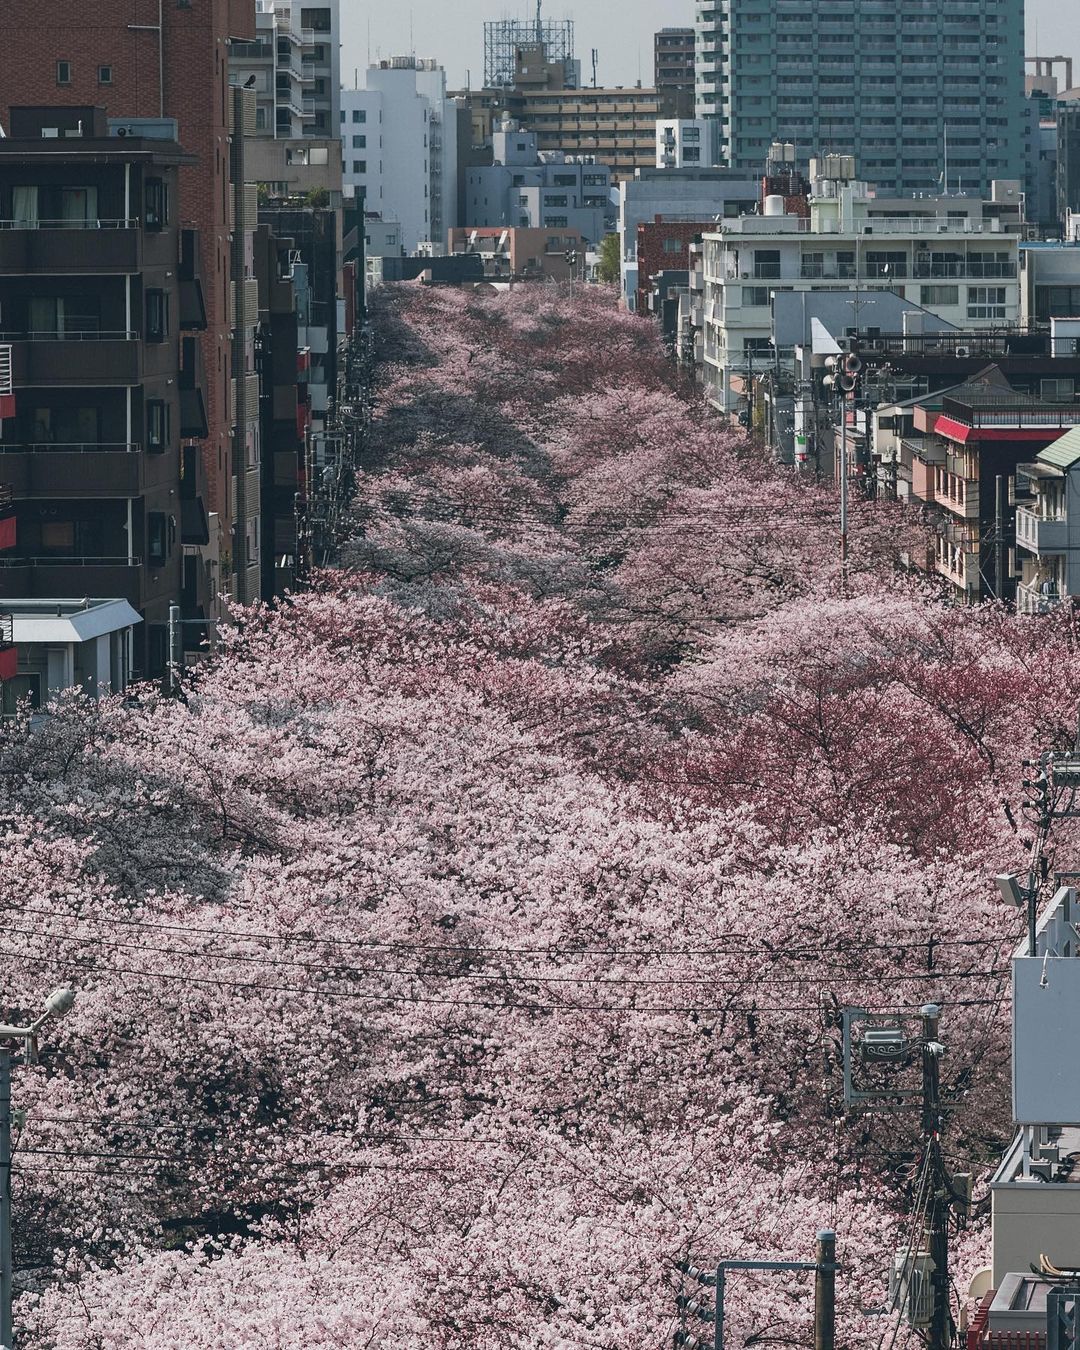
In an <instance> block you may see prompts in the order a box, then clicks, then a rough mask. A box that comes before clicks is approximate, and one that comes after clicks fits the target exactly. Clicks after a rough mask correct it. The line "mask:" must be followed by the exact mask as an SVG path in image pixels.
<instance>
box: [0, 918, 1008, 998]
mask: <svg viewBox="0 0 1080 1350" xmlns="http://www.w3.org/2000/svg"><path fill="white" fill-rule="evenodd" d="M5 931H7V932H8V933H18V934H19V935H20V936H23V937H32V938H40V939H42V940H46V939H47V940H49V941H51V942H64V943H69V944H77V945H80V946H87V945H92V946H94V947H103V948H106V949H109V950H116V951H136V952H146V953H149V954H151V955H155V956H174V957H182V958H185V959H191V960H207V959H209V960H211V961H233V962H239V963H242V964H247V965H258V966H269V967H271V968H286V969H298V970H304V971H308V972H310V973H314V974H319V975H328V976H336V977H342V976H349V975H358V976H368V975H371V976H386V975H389V976H402V977H406V978H412V979H427V980H433V979H438V980H451V981H452V980H483V981H488V982H494V981H498V982H500V983H505V982H506V981H508V980H514V981H517V982H519V983H523V984H601V985H603V984H613V985H620V986H627V987H634V988H638V987H644V988H654V987H657V986H659V987H664V986H666V985H675V986H679V985H685V986H699V985H705V986H708V987H716V988H724V987H730V986H733V985H734V986H739V985H743V984H746V983H747V982H748V981H752V982H753V983H755V984H759V985H760V984H770V985H784V984H799V985H801V984H805V983H807V982H809V981H812V980H814V979H815V978H817V975H818V972H819V971H821V970H822V969H825V970H828V971H835V970H850V965H840V966H838V965H829V966H825V967H823V966H821V965H817V966H815V967H814V970H812V971H807V972H806V973H805V974H804V975H792V976H777V975H771V974H765V975H763V974H762V973H761V972H760V971H747V972H746V973H745V974H742V975H736V974H726V975H724V976H711V977H710V976H697V977H693V978H687V977H684V976H681V975H676V976H669V977H666V978H654V979H639V978H637V977H634V978H626V977H623V976H619V975H614V976H610V977H608V976H601V975H549V974H545V973H544V972H541V971H522V970H499V971H490V972H487V971H476V970H447V971H440V970H411V969H410V970H402V969H399V968H396V967H393V966H335V965H326V964H320V965H315V964H312V963H310V962H304V961H293V960H289V959H287V958H280V957H269V956H244V955H241V954H232V953H228V952H211V951H205V950H202V951H191V950H189V949H187V948H181V947H150V946H145V945H143V944H141V943H137V942H114V941H110V940H109V939H107V938H99V937H97V936H94V935H86V934H79V933H74V934H69V933H57V932H51V931H48V932H46V931H40V930H37V929H29V928H12V927H8V928H7V929H6V930H5ZM735 954H737V953H732V955H735ZM1003 973H1006V972H1005V970H1004V968H998V969H991V970H952V971H950V970H933V971H925V970H919V971H912V972H910V973H908V974H878V973H870V972H867V974H866V975H865V976H864V977H863V978H867V979H872V980H873V981H874V983H875V984H882V983H887V984H902V983H905V982H907V981H909V980H934V981H939V980H941V979H942V978H946V977H947V978H948V979H950V980H963V979H980V980H982V979H989V978H992V977H993V976H995V975H1000V974H1003ZM851 978H852V980H855V979H857V978H858V976H857V974H853V975H852V976H851Z"/></svg>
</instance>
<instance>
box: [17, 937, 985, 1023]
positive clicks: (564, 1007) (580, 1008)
mask: <svg viewBox="0 0 1080 1350" xmlns="http://www.w3.org/2000/svg"><path fill="white" fill-rule="evenodd" d="M0 956H7V957H12V958H14V959H17V960H21V961H25V962H27V963H28V964H30V965H34V966H40V967H45V968H48V969H53V970H59V971H69V970H70V969H71V968H72V967H73V966H74V967H75V968H77V969H82V970H89V971H91V972H94V973H98V974H105V975H133V976H137V977H138V978H139V979H142V980H145V979H147V978H150V979H159V980H177V981H180V982H181V983H184V984H189V985H190V984H196V985H205V986H207V987H209V988H215V989H237V990H257V991H259V992H261V993H282V994H309V995H311V996H312V997H313V998H320V999H325V998H332V999H344V1000H349V1001H352V1002H363V1003H366V1004H373V1005H375V1006H376V1007H378V1006H379V1005H380V1004H385V1003H405V1004H410V1003H411V1004H418V1005H430V1006H433V1007H450V1008H483V1009H487V1010H488V1011H493V1012H499V1011H504V1012H518V1013H521V1012H550V1013H585V1012H600V1013H618V1014H621V1015H625V1014H627V1013H634V1014H636V1015H638V1016H646V1017H651V1016H665V1015H672V1016H673V1015H681V1014H694V1015H701V1014H709V1013H725V1014H729V1015H732V1014H740V1013H741V1014H749V1015H750V1016H755V1017H756V1016H758V1015H760V1014H765V1013H785V1014H786V1013H793V1012H813V1013H820V1012H821V1007H820V1004H817V1003H807V1004H792V1003H787V1004H783V1005H781V1006H778V1007H769V1006H763V1005H760V1004H757V1003H754V1002H751V1003H750V1004H738V1003H735V1002H732V1003H730V1004H726V1005H717V1006H703V1005H700V1004H692V1005H684V1006H662V1007H661V1006H640V1005H637V1004H628V1003H547V1004H544V1003H526V1002H519V1003H512V1002H508V1001H506V1000H502V1001H499V1002H493V1001H491V1000H484V999H446V998H433V997H430V996H428V995H416V994H390V993H385V992H379V993H377V994H362V993H358V992H357V991H355V990H339V989H318V988H308V987H303V986H297V985H281V984H260V983H258V982H257V981H240V980H222V979H216V978H212V977H210V976H205V975H191V974H187V973H184V972H180V971H162V970H137V969H132V968H130V967H124V966H106V965H102V964H100V963H97V962H90V961H81V960H79V959H77V958H70V959H67V960H65V959H64V958H56V957H41V956H34V955H32V954H28V953H26V952H13V951H3V950H0ZM868 978H871V979H872V978H873V977H868ZM939 978H941V979H942V980H948V979H949V976H948V974H947V973H945V974H944V975H942V976H940V977H939ZM749 982H751V983H757V982H756V981H749ZM874 982H875V983H877V980H876V979H875V980H874ZM994 1002H996V1000H993V999H978V998H973V999H952V1000H948V1006H949V1007H952V1008H964V1007H984V1006H986V1005H987V1004H988V1003H994ZM921 1006H922V1005H921V1004H910V1005H908V1006H907V1008H903V1009H899V1011H917V1010H918V1008H920V1007H921ZM892 1010H893V1009H890V1011H892Z"/></svg>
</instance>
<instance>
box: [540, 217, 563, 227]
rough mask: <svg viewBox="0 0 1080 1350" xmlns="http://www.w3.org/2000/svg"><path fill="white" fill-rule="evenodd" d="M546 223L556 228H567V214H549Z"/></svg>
mask: <svg viewBox="0 0 1080 1350" xmlns="http://www.w3.org/2000/svg"><path fill="white" fill-rule="evenodd" d="M545 223H546V224H548V225H550V226H551V227H552V229H556V230H565V229H566V224H567V222H566V217H565V216H548V218H547V221H546V222H545Z"/></svg>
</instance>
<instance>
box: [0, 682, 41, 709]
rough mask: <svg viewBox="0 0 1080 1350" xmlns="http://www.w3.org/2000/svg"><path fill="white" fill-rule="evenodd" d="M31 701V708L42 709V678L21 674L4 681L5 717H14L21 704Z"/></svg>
mask: <svg viewBox="0 0 1080 1350" xmlns="http://www.w3.org/2000/svg"><path fill="white" fill-rule="evenodd" d="M24 699H29V700H30V707H31V708H40V707H41V676H40V674H37V673H32V674H28V675H24V674H23V673H22V672H20V673H19V674H18V675H13V676H12V677H11V679H10V680H5V681H4V716H5V717H14V716H15V714H16V713H17V712H18V711H19V704H20V703H22V701H23V700H24Z"/></svg>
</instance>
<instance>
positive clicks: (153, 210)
mask: <svg viewBox="0 0 1080 1350" xmlns="http://www.w3.org/2000/svg"><path fill="white" fill-rule="evenodd" d="M144 195H145V206H146V211H145V218H144V224H145V226H146V228H147V229H148V230H163V229H164V228H165V225H166V223H167V221H168V218H169V194H168V190H167V188H166V186H165V180H164V179H163V178H148V179H147V180H146V191H145V194H144Z"/></svg>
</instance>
